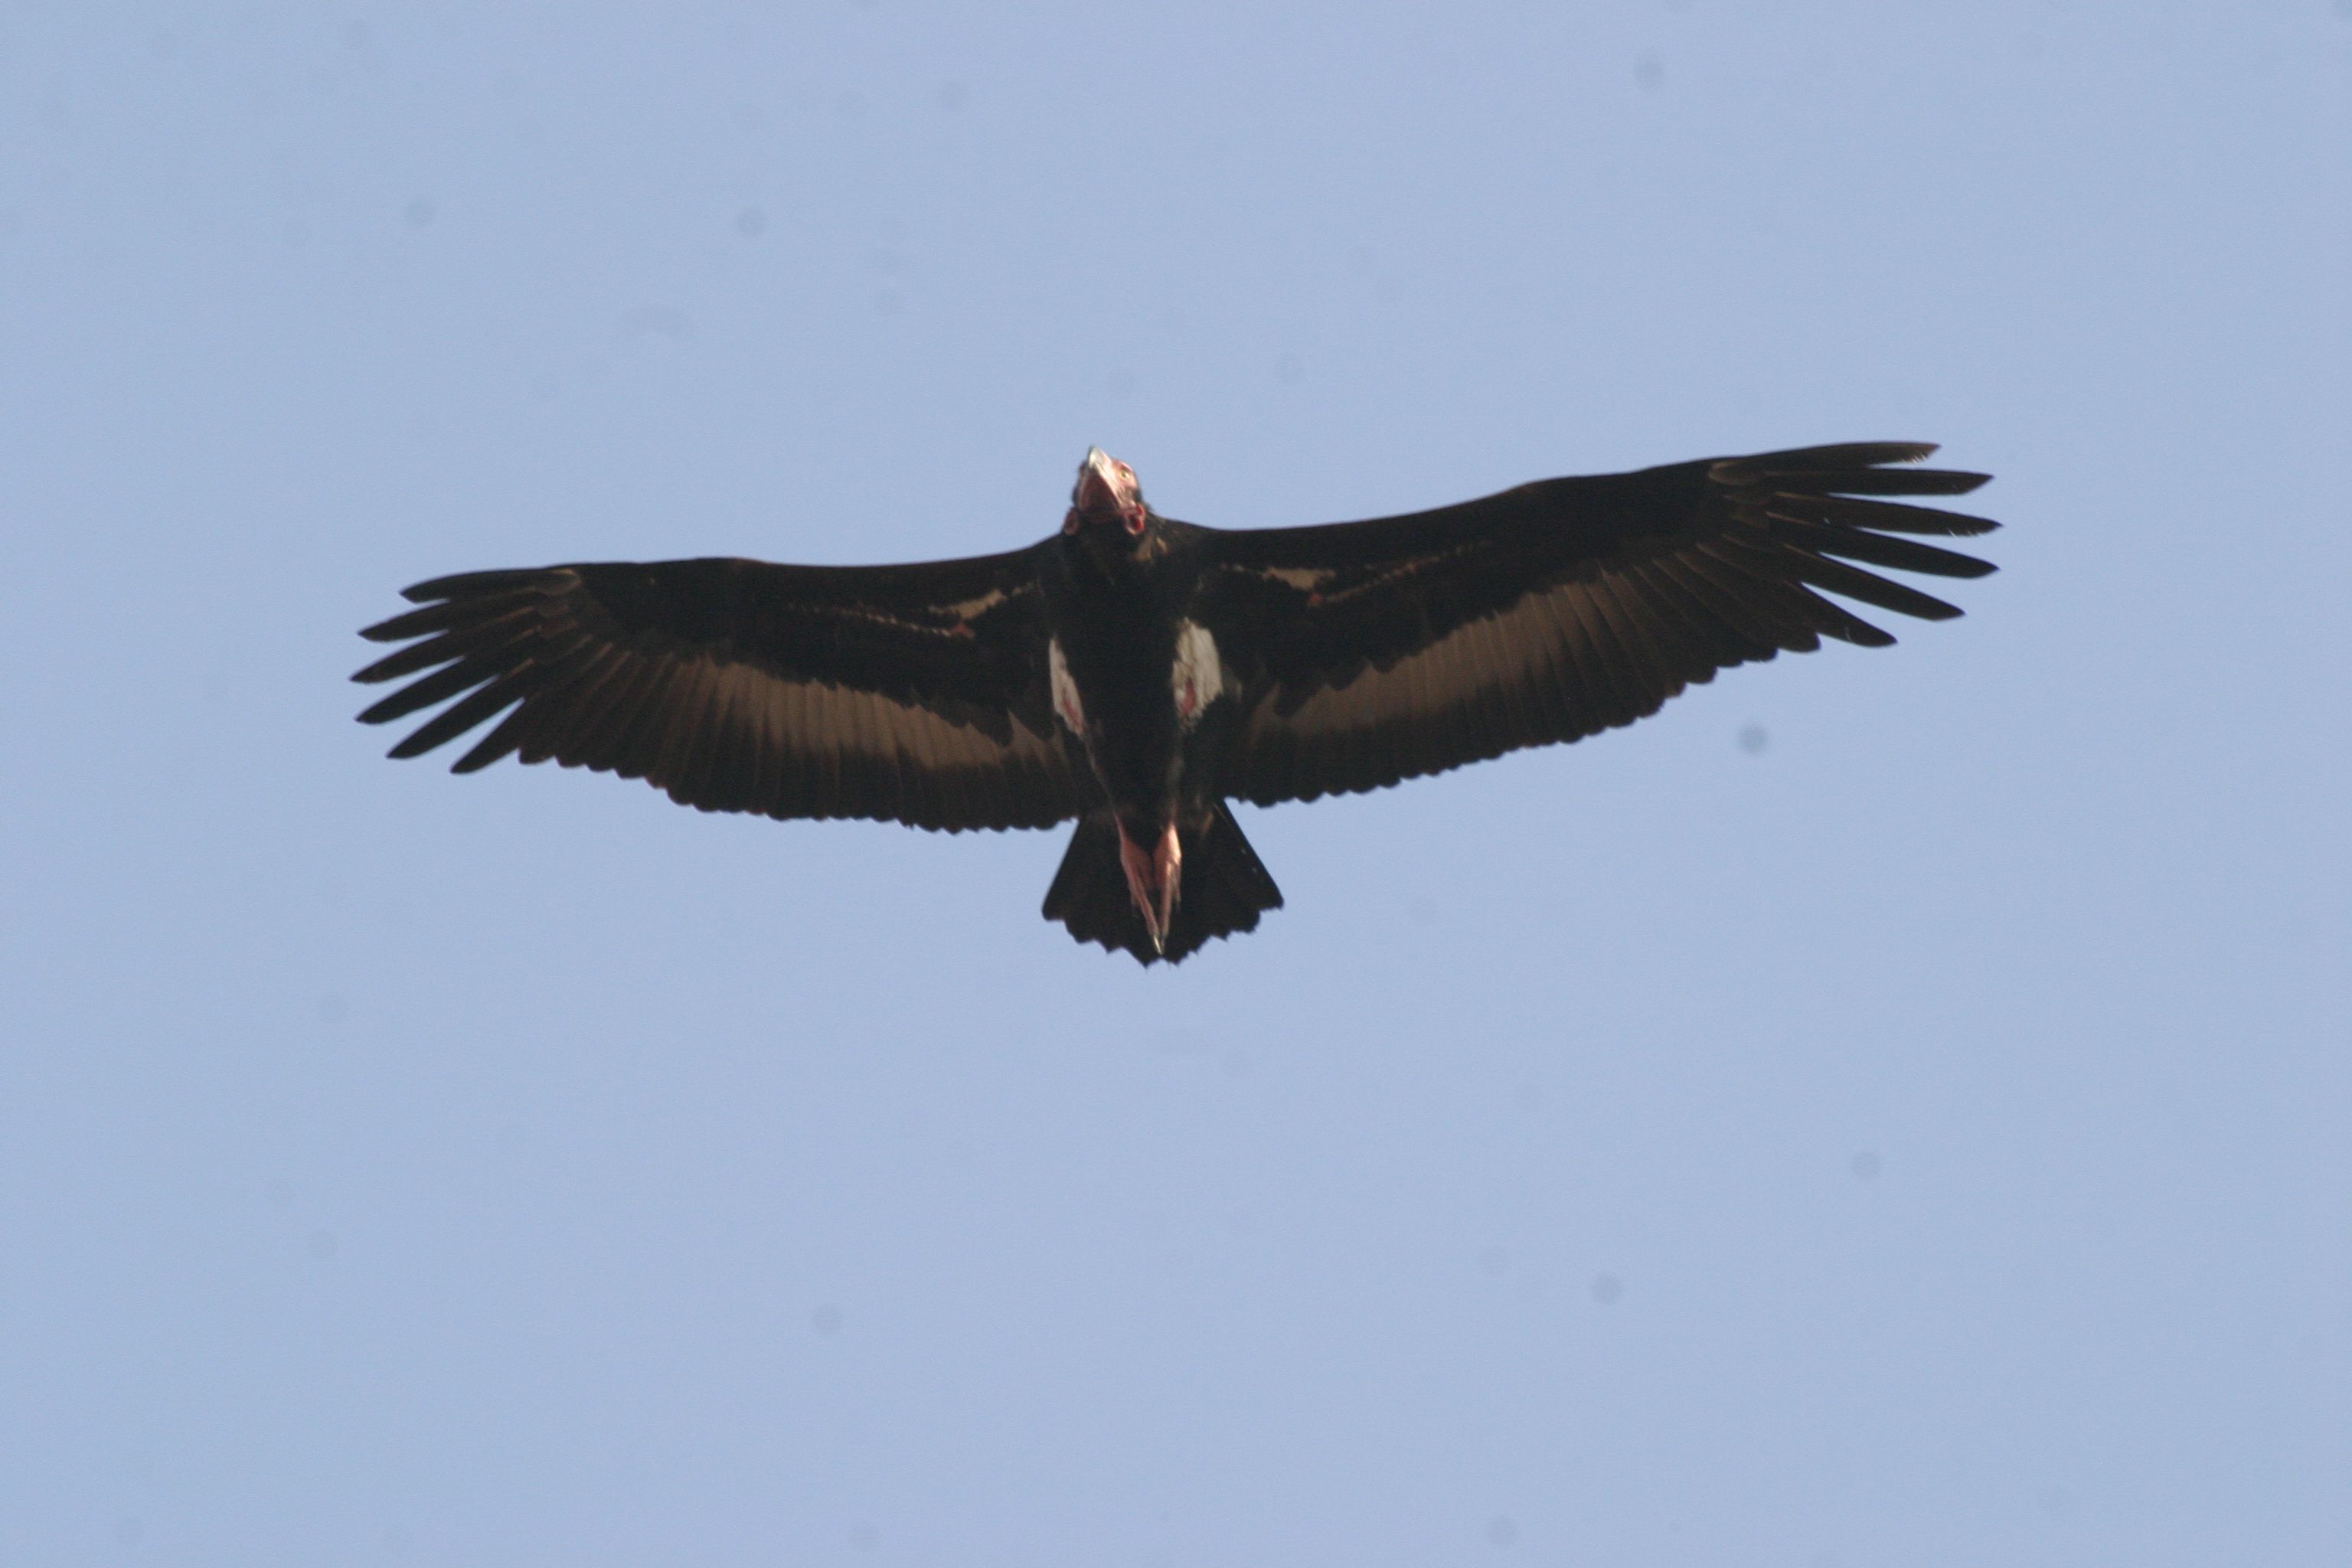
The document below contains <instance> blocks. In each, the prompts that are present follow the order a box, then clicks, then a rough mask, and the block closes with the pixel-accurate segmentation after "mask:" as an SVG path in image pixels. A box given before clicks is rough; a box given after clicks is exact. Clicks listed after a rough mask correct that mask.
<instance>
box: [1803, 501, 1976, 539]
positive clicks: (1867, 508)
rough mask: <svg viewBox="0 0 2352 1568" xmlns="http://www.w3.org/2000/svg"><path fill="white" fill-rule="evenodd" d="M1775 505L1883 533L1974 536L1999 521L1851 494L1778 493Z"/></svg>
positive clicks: (1829, 520)
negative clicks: (1798, 508) (1799, 509)
mask: <svg viewBox="0 0 2352 1568" xmlns="http://www.w3.org/2000/svg"><path fill="white" fill-rule="evenodd" d="M1773 503H1774V505H1775V506H1781V507H1797V506H1801V507H1802V508H1803V509H1804V511H1805V515H1806V516H1807V517H1808V518H1810V519H1812V520H1814V521H1821V522H1841V523H1843V524H1845V525H1846V526H1847V527H1849V528H1867V529H1872V530H1874V531H1877V532H1880V533H1936V534H1944V535H1948V536H1957V537H1960V538H1972V537H1974V536H1975V535H1977V534H1979V533H1990V532H1992V531H1993V530H1995V529H1997V528H1999V527H2000V524H1999V523H1997V522H1995V521H1993V520H1992V519H1990V518H1989V517H1970V516H1969V514H1968V513H1966V512H1959V511H1945V510H1942V509H1941V508H1938V507H1932V506H1906V505H1905V504H1904V503H1903V502H1901V501H1895V500H1856V499H1855V498H1853V497H1851V496H1788V495H1782V496H1776V497H1774V498H1773Z"/></svg>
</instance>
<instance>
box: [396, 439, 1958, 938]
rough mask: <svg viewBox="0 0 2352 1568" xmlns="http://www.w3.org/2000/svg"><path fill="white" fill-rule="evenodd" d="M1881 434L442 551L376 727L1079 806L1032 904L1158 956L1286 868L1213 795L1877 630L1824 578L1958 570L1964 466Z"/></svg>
mask: <svg viewBox="0 0 2352 1568" xmlns="http://www.w3.org/2000/svg"><path fill="white" fill-rule="evenodd" d="M1933 450H1934V448H1933V447H1927V446H1921V445H1913V444H1908V443H1893V442H1885V443H1870V444H1862V445H1853V446H1842V447H1808V448H1803V449H1801V450H1796V451H1788V452H1774V453H1766V454H1763V455H1761V456H1758V457H1749V458H1718V459H1709V460H1703V461H1699V462H1694V463H1682V464H1675V465H1673V466H1670V467H1665V468H1648V469H1643V470H1641V471H1640V472H1636V473H1628V474H1615V475H1605V476H1599V477H1592V478H1580V479H1550V480H1546V481H1543V482H1540V483H1537V484H1530V485H1523V486H1521V487H1519V488H1518V489H1512V490H1506V491H1504V492H1502V493H1501V494H1499V495H1494V496H1489V497H1487V498H1486V499H1484V500H1475V501H1468V502H1465V503H1463V504H1461V505H1458V506H1451V507H1444V508H1440V509H1438V510H1433V511H1423V512H1415V513H1412V514H1408V515H1405V516H1400V517H1391V518H1382V519H1378V520H1375V521H1368V522H1355V523H1339V524H1328V525H1324V526H1320V527H1310V528H1291V529H1272V530H1261V531H1224V530H1219V529H1211V528H1203V527H1199V526H1196V525H1193V524H1190V523H1182V522H1178V521H1173V520H1171V519H1168V518H1164V517H1161V516H1160V515H1159V514H1158V513H1156V512H1153V511H1151V510H1150V509H1149V508H1148V507H1147V506H1145V504H1144V502H1143V500H1142V494H1141V490H1140V489H1139V487H1137V486H1136V484H1135V481H1134V475H1133V472H1132V470H1130V469H1128V468H1126V467H1125V465H1123V464H1119V463H1117V462H1116V461H1115V460H1114V459H1110V458H1105V457H1103V456H1102V455H1101V454H1099V453H1090V454H1089V455H1088V460H1087V465H1086V466H1085V467H1082V468H1081V470H1080V479H1079V485H1078V487H1077V490H1076V493H1075V494H1074V496H1073V500H1072V506H1071V509H1070V511H1069V513H1068V515H1067V517H1066V519H1065V522H1064V526H1063V529H1062V531H1060V532H1058V533H1056V534H1055V535H1053V536H1051V537H1049V538H1047V539H1045V541H1043V542H1040V543H1038V544H1035V545H1033V546H1031V547H1030V548H1028V549H1026V550H1021V551H1014V552H1008V553H1005V554H1001V555H989V556H977V557H972V558H970V559H966V560H960V561H945V562H933V563H924V564H919V565H906V566H860V567H814V566H776V565H769V564H766V563H760V562H753V561H738V560H704V561H675V562H662V563H650V564H629V563H606V564H591V565H571V566H554V567H548V568H544V569H541V570H536V571H512V572H480V573H471V574H462V575H458V576H452V577H441V578H436V579H435V580H433V581H431V582H427V583H421V584H417V585H416V586H415V587H414V588H411V589H409V590H408V591H407V596H408V598H409V599H411V600H412V601H414V602H416V603H417V604H419V605H421V606H422V607H420V608H417V609H415V610H411V611H409V612H407V613H406V614H404V615H401V616H394V617H393V618H392V619H390V620H387V621H384V622H383V623H382V624H380V625H378V626H371V627H369V628H368V629H367V631H366V632H365V633H364V634H363V635H365V636H367V637H371V638H373V639H374V640H376V641H379V642H403V643H406V644H407V645H408V646H406V647H402V648H400V649H398V650H397V651H395V652H393V653H391V654H389V655H387V656H386V657H385V658H382V659H380V660H378V661H377V662H375V663H374V664H372V665H370V666H369V667H368V668H365V669H362V670H361V671H360V672H359V674H358V676H357V677H356V678H355V679H360V680H362V681H368V682H381V681H390V680H399V679H406V680H407V684H405V685H404V686H402V687H401V688H400V689H397V690H395V691H394V692H393V693H392V694H391V695H390V696H388V697H386V698H385V699H383V700H382V701H380V702H378V703H376V704H375V705H374V706H373V707H371V708H369V709H368V710H366V711H365V712H363V713H362V714H361V718H362V720H364V721H368V722H370V723H382V722H385V721H391V720H394V719H399V718H404V717H406V716H408V715H411V714H414V713H416V712H419V711H421V710H425V709H426V708H429V707H431V706H432V705H433V704H435V703H437V702H443V701H448V700H451V699H455V700H454V701H451V702H450V706H448V707H447V708H446V709H444V710H442V711H441V712H440V713H438V714H436V715H435V716H434V717H432V718H431V719H429V720H427V721H425V723H424V724H423V725H422V726H420V727H419V728H418V729H417V730H416V731H415V732H414V733H412V734H411V735H410V736H409V737H408V738H407V739H406V740H404V741H403V742H401V743H400V744H399V745H397V746H395V747H394V749H393V752H392V754H393V755H394V756H396V757H407V756H415V755H416V754H418V753H420V752H426V751H430V750H432V749H433V748H434V747H436V746H438V745H441V744H443V743H444V742H447V741H450V740H453V739H455V738H457V736H459V735H461V734H464V733H466V732H467V731H471V730H474V729H476V728H477V727H478V726H480V725H482V724H484V723H486V722H488V721H490V720H492V719H493V718H496V717H498V716H499V715H500V714H504V717H503V718H502V719H500V720H499V722H498V723H497V724H496V725H495V726H494V727H493V728H491V729H490V730H489V731H488V733H487V734H485V735H484V736H482V738H481V739H480V740H478V742H476V743H475V744H474V745H473V747H472V748H471V749H470V750H468V751H467V752H465V753H464V754H463V755H461V756H460V757H459V758H458V760H457V772H460V773H465V772H470V771H472V770H474V769H476V768H479V767H482V766H485V765H487V764H488V763H491V762H494V761H496V760H497V759H498V758H499V757H501V756H505V755H508V754H509V753H512V754H515V755H518V756H520V758H521V760H522V761H524V762H526V763H534V762H542V761H547V760H550V759H552V760H554V761H556V762H559V763H563V764H565V765H567V766H585V767H589V768H593V769H598V770H603V771H610V772H614V773H620V774H622V775H623V776H625V777H630V778H644V779H646V780H647V781H649V782H651V783H653V784H656V785H658V786H660V787H661V788H663V789H665V790H667V792H668V793H669V795H670V796H671V797H672V798H673V799H675V800H677V801H679V802H681V803H683V804H686V805H695V806H698V807H701V808H702V809H705V810H713V811H753V812H763V813H766V814H767V815H769V816H780V817H793V816H817V817H824V816H864V817H877V818H884V819H888V820H895V821H900V822H906V823H909V824H911V825H913V826H919V827H928V828H945V829H950V830H958V829H963V828H974V827H990V828H1004V827H1044V826H1051V825H1052V824H1054V823H1056V822H1060V821H1064V820H1066V819H1068V818H1071V817H1081V818H1083V819H1084V820H1083V821H1082V823H1081V826H1080V829H1079V832H1078V835H1077V837H1076V838H1075V839H1074V840H1073V842H1072V846H1071V848H1070V850H1069V853H1068V855H1067V857H1066V859H1065V862H1064V866H1063V869H1062V872H1061V874H1060V875H1059V876H1057V877H1056V879H1055V884H1054V889H1053V890H1052V892H1051V893H1050V894H1049V896H1048V900H1047V904H1046V913H1047V915H1048V917H1049V918H1054V919H1058V920H1062V921H1065V922H1066V924H1068V926H1069V927H1070V929H1071V931H1073V932H1074V933H1075V934H1076V935H1077V936H1078V937H1079V938H1080V939H1081V940H1084V941H1096V942H1102V943H1103V945H1105V946H1106V947H1110V948H1113V949H1122V950H1125V951H1127V952H1132V953H1134V954H1135V955H1136V956H1137V957H1138V958H1139V959H1141V960H1142V961H1143V962H1145V963H1150V962H1152V961H1154V960H1155V959H1160V958H1166V959H1168V960H1170V961H1171V962H1172V961H1174V960H1177V959H1181V957H1183V956H1184V955H1185V954H1186V953H1188V952H1192V951H1193V950H1194V949H1196V948H1197V947H1199V946H1200V945H1201V943H1202V942H1206V941H1207V940H1208V939H1209V938H1210V937H1213V936H1219V935H1225V934H1229V933H1231V932H1233V931H1244V930H1248V929H1251V928H1253V927H1255V924H1256V923H1257V921H1258V917H1259V912H1260V911H1261V910H1265V909H1270V908H1276V907H1279V905H1280V903H1281V894H1280V892H1279V891H1278V889H1276V887H1275V885H1274V882H1273V879H1271V878H1270V877H1268V876H1267V875H1266V873H1265V868H1263V867H1262V866H1261V865H1259V864H1258V861H1257V858H1256V856H1255V853H1254V852H1253V851H1252V850H1251V849H1250V847H1249V846H1248V843H1247V841H1246V840H1245V839H1244V837H1242V834H1241V830H1240V827H1239V825H1238V824H1236V823H1234V820H1233V818H1232V816H1231V815H1230V813H1229V812H1228V811H1227V810H1226V808H1225V806H1224V805H1223V802H1224V801H1225V800H1226V799H1228V798H1234V799H1242V800H1247V801H1251V802H1254V803H1255V804H1257V805H1274V804H1276V803H1278V802H1282V801H1287V800H1312V799H1314V798H1315V797H1316V796H1318V795H1327V794H1332V793H1337V792H1344V791H1352V790H1365V789H1372V788H1377V787H1379V786H1381V785H1384V784H1395V783H1397V782H1399V781H1400V780H1402V779H1406V778H1411V777H1414V776H1417V775H1419V774H1423V773H1437V772H1442V771H1444V770H1445V769H1448V768H1454V767H1459V766H1461V765H1462V764H1464V763H1472V762H1476V761H1479V760H1481V759H1483V758H1486V757H1492V756H1496V755H1499V754H1501V753H1502V752H1507V751H1512V750H1515V749H1517V748H1519V747H1522V746H1530V745H1541V744H1546V743H1549V742H1560V741H1572V740H1576V739H1579V738H1580V737H1582V736H1585V735H1590V734H1592V733H1594V732H1596V731H1600V730H1603V729H1607V728H1611V727H1612V726H1615V725H1620V724H1627V723H1631V722H1632V721H1634V720H1636V719H1639V718H1642V717H1643V716H1644V715H1646V714H1649V713H1653V712H1655V711H1656V710H1657V709H1658V707H1659V706H1660V704H1662V703H1664V701H1665V700H1666V699H1668V698H1669V697H1672V696H1673V695H1675V693H1676V692H1678V691H1680V690H1682V689H1683V688H1684V687H1685V686H1686V685H1688V684H1690V683H1691V682H1694V681H1704V680H1707V679H1712V678H1713V676H1714V674H1715V672H1716V671H1717V670H1718V669H1722V668H1727V667H1729V666H1731V665H1736V664H1742V663H1746V662H1748V661H1750V660H1755V659H1764V658H1771V657H1772V656H1773V655H1774V654H1775V653H1778V652H1780V651H1781V650H1783V649H1786V650H1790V651H1802V650H1810V649H1812V648H1815V647H1819V646H1820V644H1821V640H1822V638H1823V637H1832V638H1837V639H1840V640H1843V641H1847V642H1853V643H1859V644H1861V645H1863V646H1865V647H1877V646H1882V645H1884V644H1886V643H1889V642H1892V641H1893V640H1894V639H1893V638H1892V637H1888V636H1887V635H1886V634H1885V632H1884V631H1882V630H1880V629H1879V628H1878V627H1877V626H1874V625H1872V624H1870V623H1869V622H1868V621H1866V620H1864V619H1863V618H1862V617H1861V616H1858V615H1856V614H1855V613H1854V612H1853V611H1851V610H1848V609H1846V608H1845V607H1843V605H1839V604H1836V603H1834V602H1832V600H1830V599H1827V598H1824V597H1822V594H1823V593H1824V592H1826V593H1829V594H1834V595H1840V596H1841V597H1843V598H1846V599H1851V600H1854V601H1856V602H1858V603H1860V604H1862V605H1867V606H1871V607H1874V608H1876V609H1880V610H1885V611H1890V612H1893V613H1895V614H1899V615H1907V616H1917V617H1920V618H1924V619H1928V620H1942V619H1947V618H1949V617H1951V616H1957V615H1958V614H1959V611H1958V610H1957V609H1956V608H1954V607H1953V606H1952V605H1948V604H1947V603H1945V602H1944V601H1943V600H1941V599H1937V598H1935V597H1932V596H1930V595H1927V594H1925V593H1922V592H1920V591H1919V590H1917V589H1916V588H1912V587H1908V586H1906V585H1904V584H1899V583H1896V582H1894V581H1891V580H1889V579H1887V578H1885V577H1883V576H1880V575H1878V574H1877V572H1876V571H1874V570H1872V569H1873V568H1876V569H1887V570H1895V571H1902V572H1910V573H1917V574H1927V575H1930V576H1942V577H1975V576H1980V575H1982V574H1985V573H1988V572H1990V571H1991V570H1992V567H1991V566H1990V564H1988V563H1985V562H1982V561H1979V560H1978V559H1976V558H1974V557H1972V556H1968V555H1962V554H1959V553H1957V552H1953V551H1950V550H1948V549H1945V548H1943V547H1941V546H1939V545H1935V544H1930V543H1927V542H1923V536H1925V537H1927V538H1933V537H1939V536H1940V537H1954V536H1967V535H1971V534H1978V533H1982V532H1984V531H1988V530H1990V529H1991V528H1992V527H1994V526H1995V525H1994V524H1993V523H1991V522H1990V521H1986V520H1984V519H1981V518H1975V517H1969V516H1966V515H1963V514H1960V513H1956V512H1949V511H1945V510H1937V509H1933V508H1928V507H1925V506H1920V505H1916V504H1913V503H1911V502H1908V501H1905V500H1893V499H1889V498H1895V497H1941V496H1951V495H1958V494H1963V493H1965V492H1967V491H1969V490H1971V489H1975V488H1976V487H1977V486H1978V485H1979V484H1981V483H1983V482H1984V476H1983V475H1980V474H1971V473H1958V472H1951V471H1948V470H1940V469H1931V468H1912V467H1906V466H1896V465H1907V464H1910V463H1914V462H1916V461H1917V460H1919V459H1921V458H1925V457H1927V455H1928V454H1929V453H1930V452H1932V451H1933Z"/></svg>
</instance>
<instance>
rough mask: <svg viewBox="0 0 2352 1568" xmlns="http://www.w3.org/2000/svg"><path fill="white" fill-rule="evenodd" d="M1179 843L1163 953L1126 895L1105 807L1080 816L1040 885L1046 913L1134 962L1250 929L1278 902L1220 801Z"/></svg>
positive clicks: (1179, 957)
mask: <svg viewBox="0 0 2352 1568" xmlns="http://www.w3.org/2000/svg"><path fill="white" fill-rule="evenodd" d="M1176 841H1177V844H1178V846H1179V847H1181V849H1182V851H1183V870H1182V875H1181V880H1180V881H1179V882H1178V884H1177V889H1178V890H1177V898H1176V908H1175V910H1174V911H1173V913H1172V914H1171V917H1170V920H1169V925H1168V942H1167V945H1166V947H1165V948H1164V950H1162V951H1158V952H1155V951H1153V949H1152V946H1151V931H1150V928H1149V927H1147V926H1146V925H1145V924H1144V923H1143V916H1142V915H1141V914H1140V913H1139V911H1138V910H1136V907H1135V902H1134V900H1132V899H1131V898H1129V895H1128V890H1127V873H1126V872H1125V871H1124V870H1123V869H1122V868H1120V866H1119V858H1118V820H1117V819H1116V818H1115V817H1113V816H1111V815H1110V814H1109V813H1108V812H1097V813H1094V814H1093V815H1091V816H1086V817H1082V818H1081V819H1080V820H1079V822H1078V828H1077V831H1076V833H1074V834H1072V835H1071V836H1070V847H1069V850H1068V852H1067V853H1066V854H1065V855H1064V856H1063V857H1062V868H1061V869H1060V870H1058V871H1056V872H1055V873H1054V885H1053V886H1052V887H1050V888H1048V889H1045V918H1046V919H1047V920H1049V921H1061V922H1062V923H1063V924H1064V925H1066V926H1067V927H1068V928H1069V931H1070V934H1071V935H1072V936H1074V937H1076V939H1077V940H1078V941H1080V942H1100V943H1101V944H1102V945H1103V946H1104V947H1105V948H1106V949H1108V950H1109V951H1110V952H1129V953H1132V954H1134V955H1135V958H1136V961H1137V962H1138V963H1144V964H1151V963H1158V962H1160V960H1162V959H1165V960H1166V961H1167V962H1169V963H1181V962H1183V960H1184V959H1185V958H1187V957H1189V956H1190V955H1191V954H1192V953H1193V952H1197V951H1199V949H1200V948H1201V947H1202V945H1203V944H1204V943H1206V942H1208V941H1209V939H1210V938H1211V937H1219V936H1231V935H1233V934H1234V932H1235V931H1255V930H1256V929H1257V921H1258V915H1259V913H1260V912H1261V911H1262V910H1278V909H1280V908H1281V907H1282V889H1279V888H1277V887H1276V886H1275V885H1274V879H1273V878H1272V877H1271V876H1269V875H1267V874H1266V869H1265V866H1264V865H1263V864H1261V863H1260V862H1259V860H1258V858H1257V851H1256V850H1255V849H1253V848H1251V847H1250V842H1249V840H1248V839H1247V838H1244V837H1242V829H1241V824H1239V823H1237V822H1235V821H1234V814H1233V812H1232V811H1231V810H1230V809H1229V808H1227V806H1226V805H1225V804H1224V802H1223V801H1219V802H1218V803H1217V804H1216V805H1215V806H1214V807H1213V808H1212V809H1211V810H1210V811H1209V813H1208V815H1207V816H1204V817H1202V819H1201V821H1200V823H1199V824H1198V826H1192V825H1181V824H1180V825H1179V826H1178V827H1177V830H1176Z"/></svg>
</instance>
